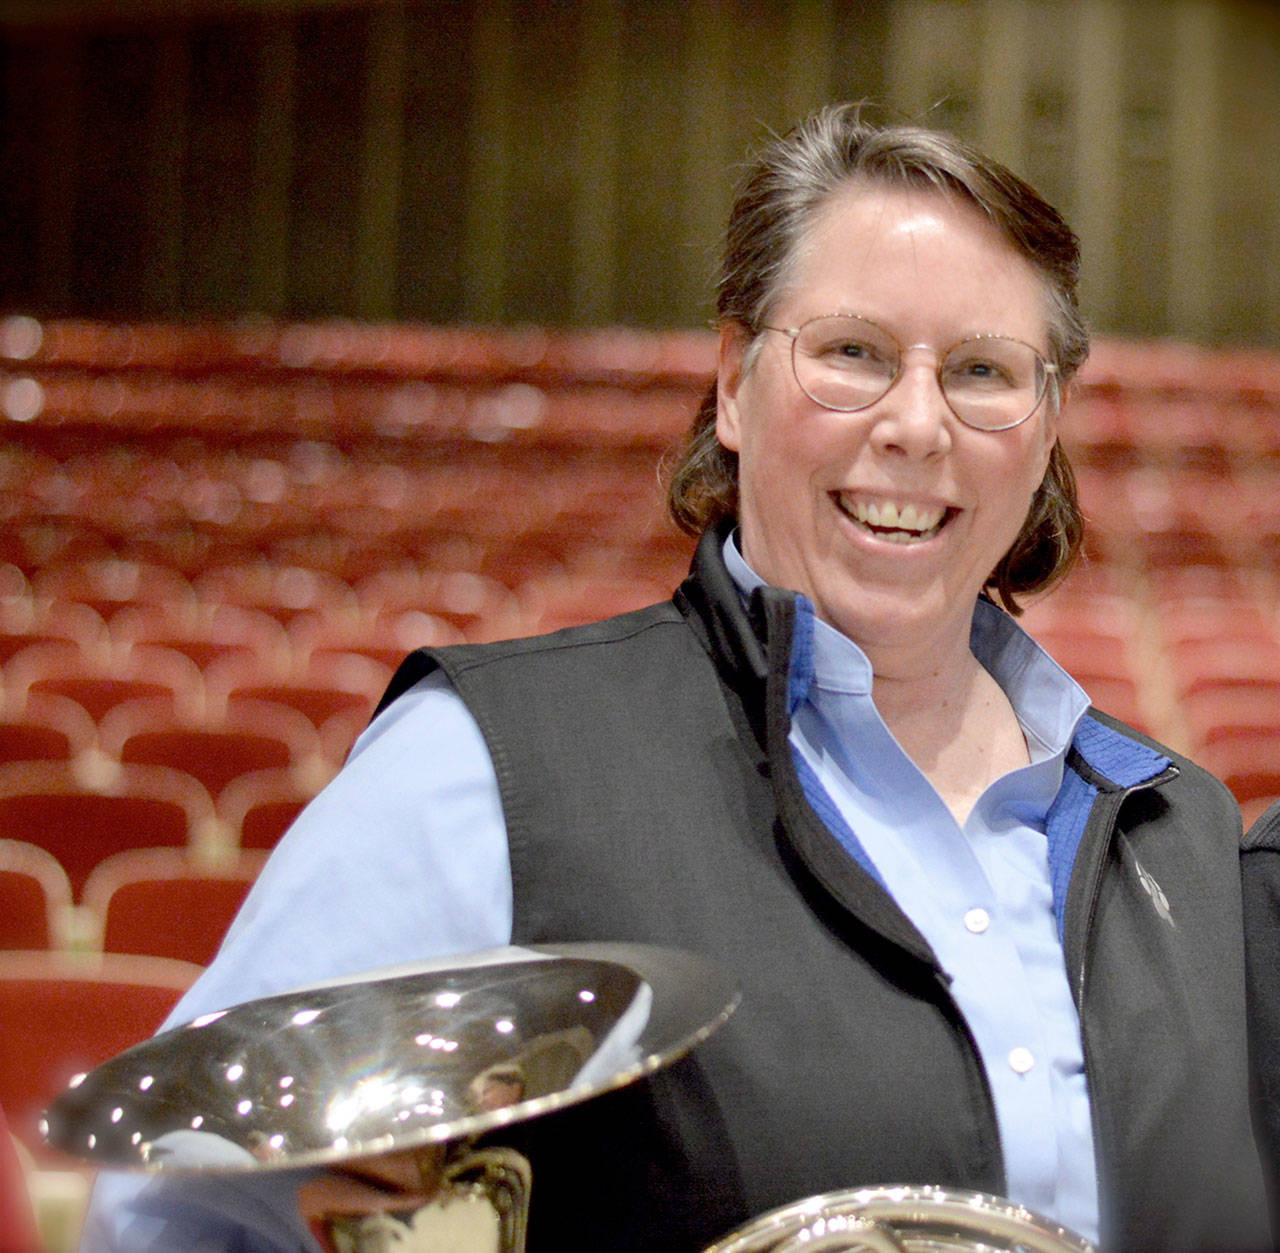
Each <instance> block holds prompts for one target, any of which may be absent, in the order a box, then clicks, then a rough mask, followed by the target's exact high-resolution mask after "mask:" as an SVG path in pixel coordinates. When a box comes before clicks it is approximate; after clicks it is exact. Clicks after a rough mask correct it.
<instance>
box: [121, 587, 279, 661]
mask: <svg viewBox="0 0 1280 1253" xmlns="http://www.w3.org/2000/svg"><path fill="white" fill-rule="evenodd" d="M111 635H112V638H114V639H117V640H120V641H122V642H125V643H127V644H157V645H160V646H161V647H163V648H167V649H169V650H171V651H173V652H178V653H182V654H183V655H184V656H186V657H189V658H190V659H191V660H192V661H193V662H194V663H195V664H196V665H197V666H199V667H200V669H201V670H205V669H207V668H208V667H209V666H210V665H211V664H212V663H214V662H215V661H219V660H221V659H223V658H225V657H244V658H247V659H249V660H250V661H252V662H253V664H255V665H256V666H257V667H258V668H259V669H260V670H262V671H268V672H269V671H273V670H275V669H277V668H279V667H280V666H281V665H282V664H284V661H285V659H286V658H287V657H288V654H289V651H290V648H289V639H288V637H287V636H286V635H285V633H284V628H283V627H281V625H280V623H279V622H277V621H276V619H275V618H273V617H271V615H270V614H267V613H263V612H261V611H260V610H256V609H245V608H243V607H241V606H239V605H224V604H208V603H201V604H192V605H185V604H184V605H145V606H135V607H133V608H130V609H122V610H121V611H120V612H119V613H118V614H116V615H115V617H114V618H112V620H111Z"/></svg>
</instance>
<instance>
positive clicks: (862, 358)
mask: <svg viewBox="0 0 1280 1253" xmlns="http://www.w3.org/2000/svg"><path fill="white" fill-rule="evenodd" d="M813 356H815V357H816V358H817V359H818V360H820V361H822V362H824V363H825V364H829V365H831V366H834V367H835V368H837V369H847V368H849V367H851V366H856V367H870V368H874V369H877V370H883V369H886V368H890V367H891V366H892V360H891V356H890V354H888V353H886V352H885V350H884V348H883V347H881V346H880V345H878V344H874V343H872V342H871V341H870V340H867V339H860V338H853V337H850V336H845V335H841V336H839V337H837V338H833V339H827V340H823V341H820V342H819V343H817V344H816V345H815V346H814V349H813Z"/></svg>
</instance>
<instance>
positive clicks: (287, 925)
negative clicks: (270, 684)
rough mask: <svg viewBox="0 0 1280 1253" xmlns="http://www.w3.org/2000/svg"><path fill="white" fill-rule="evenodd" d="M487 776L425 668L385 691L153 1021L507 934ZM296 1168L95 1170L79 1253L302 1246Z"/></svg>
mask: <svg viewBox="0 0 1280 1253" xmlns="http://www.w3.org/2000/svg"><path fill="white" fill-rule="evenodd" d="M511 923H512V904H511V868H510V859H509V857H508V852H507V835H506V824H505V822H504V819H503V814H502V805H501V801H500V798H499V794H498V783H497V778H496V776H495V774H494V770H493V763H492V761H491V759H490V756H489V752H488V749H487V748H486V746H485V743H484V739H483V737H482V736H481V734H480V730H479V727H478V726H477V725H476V722H475V719H474V718H473V717H472V716H471V714H470V712H469V711H468V710H467V708H466V706H465V705H464V704H463V702H462V700H461V698H460V697H459V696H458V695H457V693H456V692H455V691H454V690H453V688H452V687H451V686H450V684H449V682H448V680H447V679H446V678H445V677H444V676H443V675H442V674H440V673H439V672H437V673H435V674H432V675H431V676H429V677H428V678H426V679H423V680H422V681H421V682H419V683H418V684H417V685H416V686H414V687H413V688H411V689H410V690H409V691H408V692H406V693H405V694H404V695H403V696H401V697H400V698H399V699H397V700H396V701H395V702H393V703H392V704H391V705H390V706H389V707H388V708H387V709H386V710H385V711H384V712H383V713H382V714H381V715H380V716H379V717H378V718H377V719H376V720H375V721H374V722H373V724H372V725H371V726H370V727H369V728H368V729H367V730H366V731H365V732H364V734H363V735H361V736H360V738H359V739H358V740H357V741H356V743H355V746H354V747H353V748H352V751H351V754H350V756H349V758H348V760H347V763H346V765H345V766H344V767H343V769H342V770H341V771H340V772H339V774H338V775H337V776H336V777H335V778H334V779H333V781H332V782H331V783H330V784H329V786H328V787H327V788H325V789H324V791H322V792H321V793H320V795H319V796H317V797H316V798H315V800H313V801H312V802H311V804H310V805H308V807H307V808H306V809H305V810H304V811H303V813H302V814H301V815H300V816H299V817H298V820H297V821H296V822H295V823H294V825H293V827H292V828H291V829H290V830H289V832H288V833H287V834H286V835H285V836H284V838H283V839H282V840H281V841H280V843H279V845H278V846H277V847H276V849H275V851H274V852H273V853H272V855H271V858H270V859H269V861H268V863H267V865H266V867H265V868H264V869H263V872H262V874H261V875H260V876H259V879H258V881H257V883H256V884H255V885H254V888H253V890H252V892H250V894H249V897H248V899H247V900H246V901H245V904H244V907H243V909H242V910H241V912H240V914H239V916H238V917H237V918H236V921H235V922H234V923H233V924H232V926H231V929H230V930H229V931H228V933H227V937H226V940H225V941H224V942H223V945H222V948H221V949H220V950H219V952H218V955H217V957H216V958H215V959H214V961H213V963H212V965H211V966H210V967H209V969H208V970H207V971H206V972H205V973H204V974H203V975H202V976H201V977H200V979H199V980H198V981H197V982H196V983H195V985H194V986H193V987H192V988H191V990H190V991H189V992H188V993H187V994H186V996H184V997H183V998H182V1000H181V1001H180V1002H179V1003H178V1005H177V1007H176V1008H175V1010H174V1012H173V1013H172V1014H171V1015H170V1018H169V1020H168V1023H167V1024H166V1025H176V1024H178V1023H182V1022H188V1021H190V1020H191V1019H192V1018H194V1017H197V1016H198V1015H200V1014H204V1013H209V1012H211V1011H213V1010H215V1009H223V1008H226V1007H227V1006H229V1005H234V1004H239V1003H242V1002H244V1001H248V1000H255V999H257V998H259V997H263V996H270V995H273V994H275V993H277V992H282V991H286V990H288V989H290V988H294V987H298V986H300V985H303V984H307V983H313V982H316V981H318V980H322V979H328V978H333V977H336V976H339V975H347V974H356V973H359V972H361V971H365V970H371V969H374V968H376V967H380V966H388V965H395V964H399V963H402V962H413V961H424V960H427V959H429V958H432V957H442V956H447V955H448V954H451V953H463V952H471V951H474V950H477V949H486V948H496V947H499V946H501V945H505V944H508V943H510V940H511ZM305 1177H307V1175H306V1173H305V1172H298V1171H278V1172H277V1171H268V1172H263V1173H262V1174H260V1175H250V1176H231V1177H224V1178H223V1179H221V1180H214V1179H209V1180H203V1181H196V1180H194V1179H193V1180H182V1179H178V1178H176V1177H175V1178H167V1179H166V1178H161V1177H158V1176H150V1177H146V1178H143V1177H140V1176H136V1175H124V1174H118V1173H112V1172H107V1173H104V1174H103V1175H102V1176H100V1178H99V1180H98V1183H97V1186H96V1187H95V1190H94V1196H93V1200H92V1203H91V1205H90V1210H89V1214H88V1216H87V1218H86V1224H85V1234H84V1240H83V1243H82V1246H81V1248H82V1250H83V1253H170V1251H171V1250H172V1251H173V1253H177V1251H178V1250H183V1251H184V1253H190V1251H192V1250H198V1251H199V1253H235V1251H238V1250H241V1249H244V1250H249V1249H252V1250H255V1253H257V1251H262V1253H274V1251H276V1250H280V1251H282V1253H283V1251H284V1250H288V1251H289V1253H294V1251H295V1250H314V1249H316V1247H317V1246H316V1244H315V1241H314V1240H313V1239H312V1237H311V1236H310V1235H309V1233H308V1232H307V1230H306V1228H305V1226H304V1225H303V1224H302V1222H301V1220H300V1219H299V1218H298V1216H297V1213H296V1202H295V1190H296V1187H297V1185H298V1183H299V1182H301V1180H302V1179H303V1178H305Z"/></svg>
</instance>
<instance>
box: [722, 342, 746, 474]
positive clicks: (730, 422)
mask: <svg viewBox="0 0 1280 1253" xmlns="http://www.w3.org/2000/svg"><path fill="white" fill-rule="evenodd" d="M746 347H747V332H746V330H745V328H743V327H741V326H739V325H738V323H736V322H726V323H724V324H723V325H722V326H721V327H720V345H719V348H718V350H717V356H716V438H717V439H719V441H720V442H721V444H723V445H724V446H725V447H726V448H727V449H728V450H729V451H730V452H738V451H739V450H740V449H741V445H742V413H741V409H740V407H739V404H738V393H739V391H740V389H741V387H742V381H743V365H742V362H743V357H744V355H745V353H746Z"/></svg>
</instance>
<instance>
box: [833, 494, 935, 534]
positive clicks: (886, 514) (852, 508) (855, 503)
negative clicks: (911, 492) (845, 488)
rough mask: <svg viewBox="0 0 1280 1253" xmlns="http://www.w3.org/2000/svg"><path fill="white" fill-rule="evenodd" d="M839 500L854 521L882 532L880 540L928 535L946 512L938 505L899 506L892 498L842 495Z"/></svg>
mask: <svg viewBox="0 0 1280 1253" xmlns="http://www.w3.org/2000/svg"><path fill="white" fill-rule="evenodd" d="M840 503H841V505H842V506H843V507H844V510H845V512H846V513H847V514H848V515H849V516H850V517H851V518H853V519H854V520H855V521H858V522H861V523H862V524H863V525H864V526H871V527H876V528H877V529H878V530H879V531H881V532H882V533H881V538H882V539H887V540H891V541H892V542H894V543H902V544H909V543H911V542H912V541H913V540H917V539H925V538H928V537H929V536H930V535H932V534H933V533H934V532H935V531H937V529H938V527H939V526H940V525H941V524H942V520H943V518H944V517H945V516H946V512H947V511H946V509H945V508H944V507H942V506H941V505H915V504H906V505H901V506H899V505H898V503H897V502H896V501H892V500H871V501H862V500H847V499H846V498H845V497H843V496H842V497H840Z"/></svg>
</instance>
